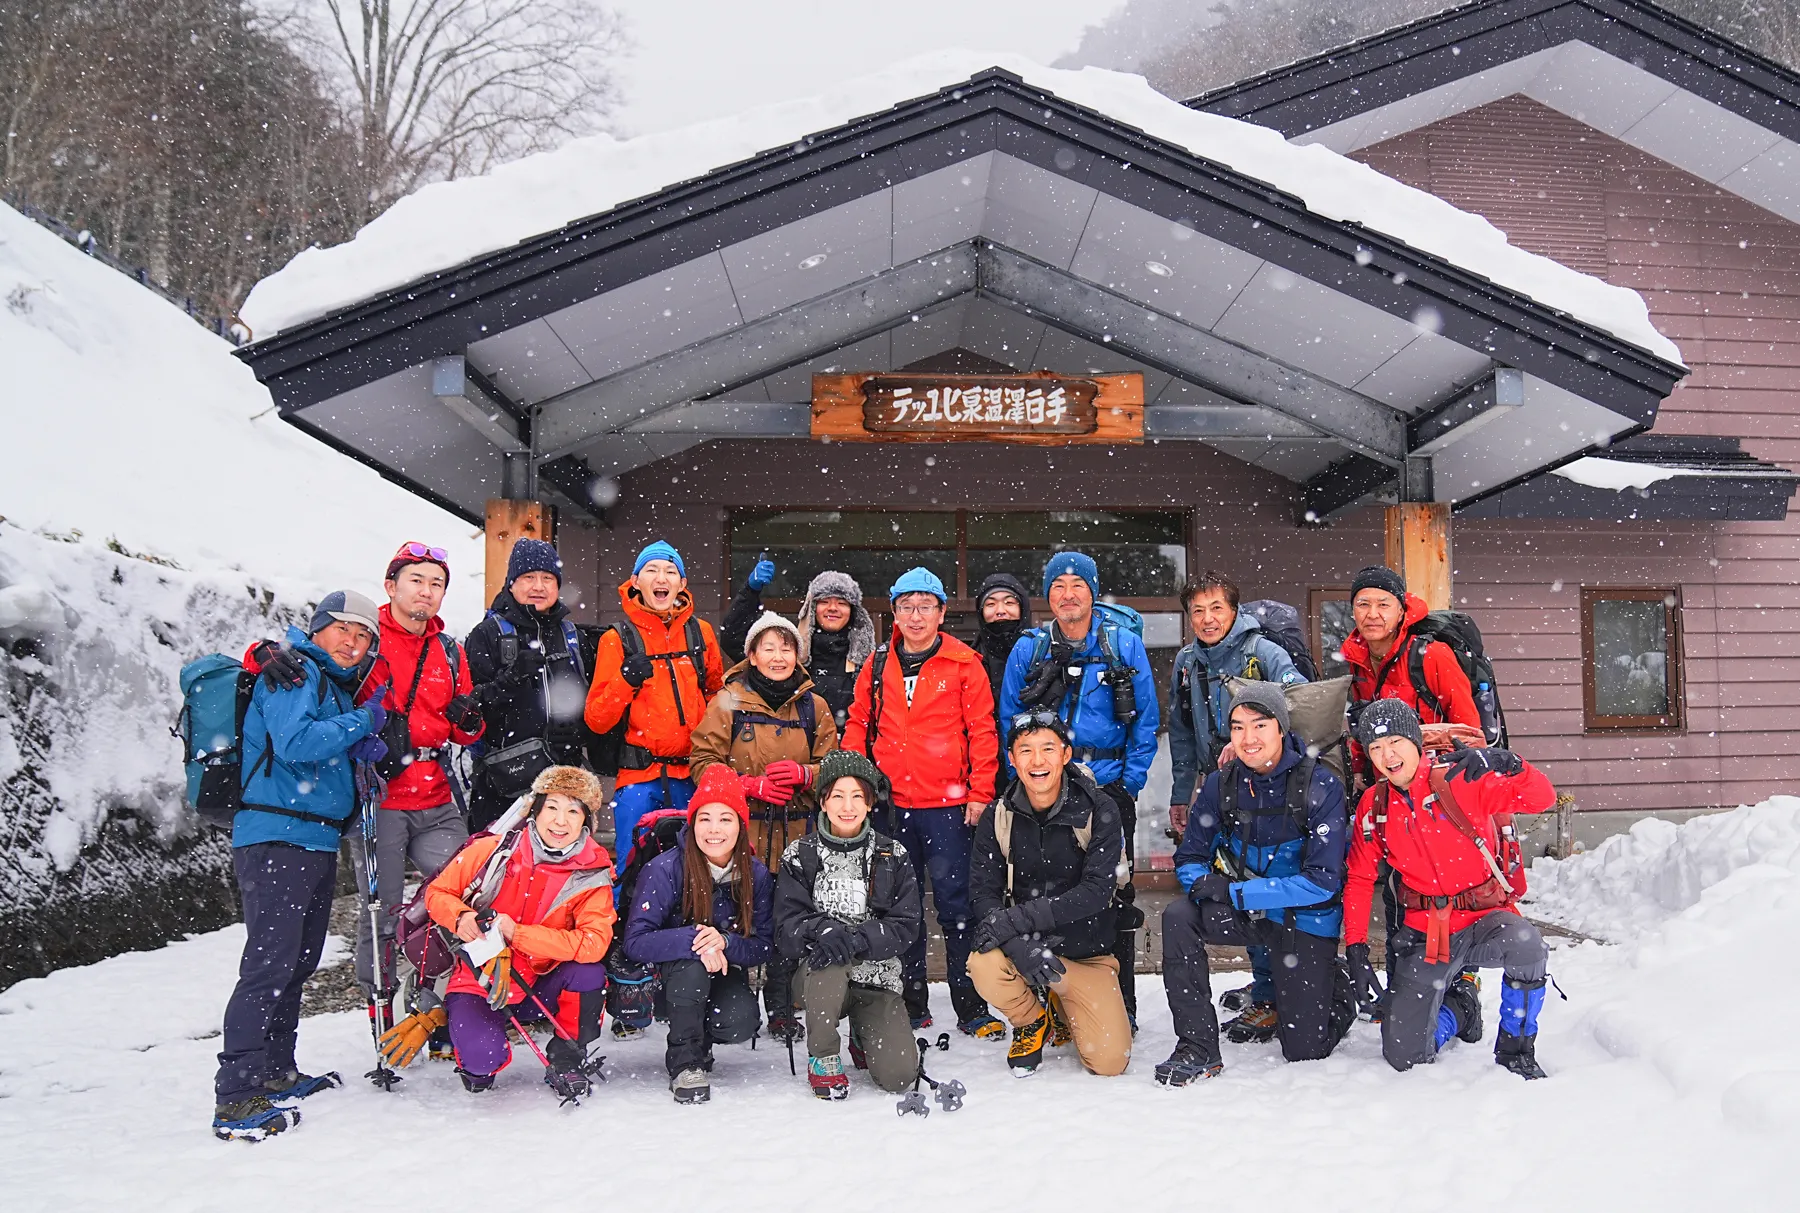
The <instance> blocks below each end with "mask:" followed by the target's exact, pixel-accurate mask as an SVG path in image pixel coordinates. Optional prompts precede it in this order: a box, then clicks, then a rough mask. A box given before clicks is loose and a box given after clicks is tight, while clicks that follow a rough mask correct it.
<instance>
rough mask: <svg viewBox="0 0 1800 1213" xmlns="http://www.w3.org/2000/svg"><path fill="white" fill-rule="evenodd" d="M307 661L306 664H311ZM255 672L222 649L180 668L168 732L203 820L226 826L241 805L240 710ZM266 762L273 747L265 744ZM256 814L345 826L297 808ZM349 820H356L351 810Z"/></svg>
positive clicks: (191, 804)
mask: <svg viewBox="0 0 1800 1213" xmlns="http://www.w3.org/2000/svg"><path fill="white" fill-rule="evenodd" d="M309 664H310V663H309ZM257 677H258V675H256V674H253V673H251V672H250V671H249V670H246V669H245V668H244V666H243V663H242V662H240V661H238V660H236V659H235V658H231V657H227V656H225V655H224V654H223V653H208V654H207V655H206V656H204V657H200V658H197V659H196V660H193V661H190V662H188V663H187V664H186V665H184V666H182V667H181V674H180V686H181V711H180V712H178V713H176V716H175V723H174V724H173V725H172V726H170V728H169V736H171V737H174V738H177V739H178V740H179V741H180V742H181V753H182V766H183V768H184V769H185V771H186V774H187V803H188V807H189V808H191V809H193V810H194V812H195V813H196V814H198V815H199V817H200V820H201V821H204V822H205V823H206V824H207V825H210V826H214V827H216V828H218V829H221V830H229V829H231V827H232V823H233V821H234V820H235V819H236V818H237V815H238V813H240V812H242V811H243V809H244V807H245V805H244V771H243V760H244V714H245V713H246V712H248V711H249V710H250V698H251V696H252V695H254V694H255V692H256V679H257ZM319 702H320V703H324V702H325V675H324V673H323V672H322V671H321V672H320V674H319ZM263 753H264V754H265V756H266V757H267V760H268V762H269V763H270V764H273V763H274V761H275V748H274V746H272V745H268V744H266V743H265V745H264V747H263ZM256 810H257V812H259V813H274V814H276V815H278V816H281V817H295V818H298V819H300V820H301V821H317V822H323V823H324V824H326V825H331V826H336V827H339V828H343V827H344V822H341V821H339V820H338V819H337V818H335V817H325V816H322V815H320V814H317V813H304V812H301V811H299V810H298V809H282V808H274V807H271V806H267V805H257V806H256ZM350 820H355V814H352V815H351V818H350Z"/></svg>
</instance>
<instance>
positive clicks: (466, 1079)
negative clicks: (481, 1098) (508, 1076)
mask: <svg viewBox="0 0 1800 1213" xmlns="http://www.w3.org/2000/svg"><path fill="white" fill-rule="evenodd" d="M456 1073H457V1076H458V1077H460V1078H461V1079H462V1082H463V1090H465V1091H467V1092H468V1093H469V1094H471V1095H479V1094H481V1093H482V1092H483V1091H492V1090H493V1089H494V1079H495V1078H496V1077H498V1075H494V1074H471V1073H469V1072H468V1071H467V1070H464V1069H461V1068H458V1069H457V1071H456Z"/></svg>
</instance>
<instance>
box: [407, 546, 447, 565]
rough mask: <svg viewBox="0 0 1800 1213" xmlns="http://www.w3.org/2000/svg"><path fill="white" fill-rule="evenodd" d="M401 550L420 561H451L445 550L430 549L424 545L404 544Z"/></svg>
mask: <svg viewBox="0 0 1800 1213" xmlns="http://www.w3.org/2000/svg"><path fill="white" fill-rule="evenodd" d="M400 550H401V551H402V552H405V553H406V554H407V555H408V556H412V557H414V558H416V559H419V560H445V561H447V560H449V559H450V553H449V552H446V551H445V550H444V549H443V548H428V547H426V546H425V545H424V544H422V543H406V544H402V545H401V546H400Z"/></svg>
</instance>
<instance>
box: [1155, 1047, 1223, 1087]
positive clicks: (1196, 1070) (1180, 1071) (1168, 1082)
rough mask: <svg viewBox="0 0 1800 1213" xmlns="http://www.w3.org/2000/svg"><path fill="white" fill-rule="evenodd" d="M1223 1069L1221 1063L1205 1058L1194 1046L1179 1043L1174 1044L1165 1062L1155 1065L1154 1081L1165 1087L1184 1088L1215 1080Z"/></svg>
mask: <svg viewBox="0 0 1800 1213" xmlns="http://www.w3.org/2000/svg"><path fill="white" fill-rule="evenodd" d="M1224 1069H1225V1067H1224V1065H1223V1064H1222V1063H1220V1062H1217V1061H1214V1060H1213V1059H1211V1058H1209V1057H1207V1056H1206V1055H1205V1054H1203V1053H1202V1052H1200V1050H1199V1049H1198V1048H1196V1047H1195V1046H1193V1045H1191V1044H1188V1043H1186V1042H1185V1041H1181V1042H1177V1043H1176V1045H1175V1051H1174V1052H1173V1053H1171V1054H1169V1059H1168V1060H1167V1061H1159V1062H1157V1063H1156V1081H1157V1082H1159V1083H1161V1084H1162V1085H1163V1086H1165V1087H1185V1086H1189V1085H1191V1084H1193V1083H1197V1082H1205V1081H1206V1080H1207V1079H1209V1078H1217V1077H1218V1076H1219V1075H1220V1073H1222V1072H1223V1071H1224Z"/></svg>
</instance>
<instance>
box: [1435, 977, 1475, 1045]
mask: <svg viewBox="0 0 1800 1213" xmlns="http://www.w3.org/2000/svg"><path fill="white" fill-rule="evenodd" d="M1444 1009H1446V1010H1448V1011H1450V1013H1451V1014H1453V1015H1455V1016H1456V1038H1457V1039H1458V1040H1462V1041H1466V1042H1468V1043H1469V1044H1476V1043H1478V1042H1479V1041H1480V1040H1481V978H1479V977H1477V976H1475V975H1474V974H1473V973H1459V974H1457V976H1456V979H1455V980H1454V981H1452V982H1451V983H1450V988H1449V989H1448V990H1445V991H1444Z"/></svg>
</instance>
